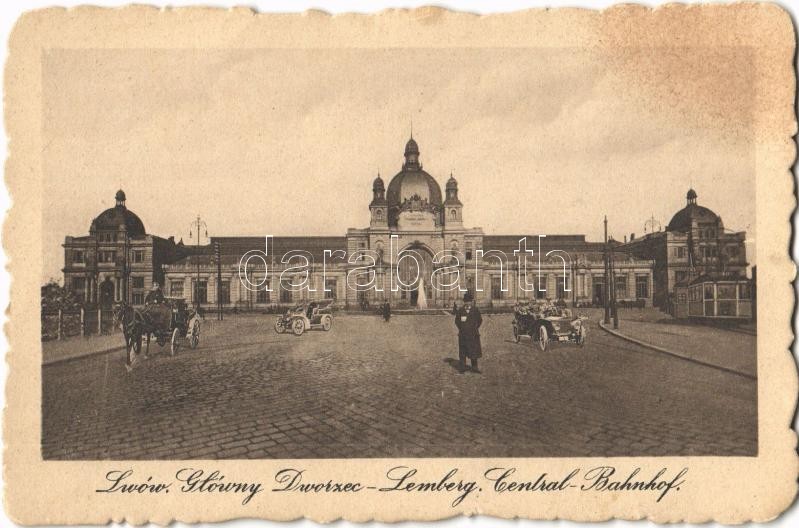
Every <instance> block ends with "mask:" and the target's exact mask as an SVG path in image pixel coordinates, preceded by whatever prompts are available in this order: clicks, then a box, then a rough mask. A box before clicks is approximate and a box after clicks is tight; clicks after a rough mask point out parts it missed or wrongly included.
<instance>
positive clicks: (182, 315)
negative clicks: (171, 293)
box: [114, 284, 200, 371]
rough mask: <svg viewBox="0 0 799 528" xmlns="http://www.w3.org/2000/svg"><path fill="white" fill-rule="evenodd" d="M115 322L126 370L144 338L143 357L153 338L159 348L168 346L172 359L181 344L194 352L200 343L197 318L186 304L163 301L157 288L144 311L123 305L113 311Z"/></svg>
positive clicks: (170, 300) (182, 300)
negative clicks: (123, 347) (123, 339)
mask: <svg viewBox="0 0 799 528" xmlns="http://www.w3.org/2000/svg"><path fill="white" fill-rule="evenodd" d="M114 320H115V323H116V324H119V325H120V327H121V328H122V333H123V335H124V338H125V347H126V351H127V355H126V359H125V367H126V368H127V369H128V370H129V371H130V370H131V369H132V367H133V353H134V352H135V353H136V355H138V354H139V353H140V352H141V348H142V340H143V338H144V337H146V338H147V341H146V346H145V351H144V357H145V359H147V357H148V356H149V352H150V339H151V338H152V337H155V339H156V342H157V343H158V345H159V346H162V347H163V346H164V345H166V344H167V342H169V344H170V347H169V353H170V355H173V356H174V355H175V354H176V353H177V352H178V349H179V348H180V346H181V345H182V344H183V342H184V340H185V341H187V342H188V344H189V346H190V347H191V348H197V345H198V344H199V342H200V318H199V316H198V314H197V313H196V312H195V311H194V310H191V309H190V308H188V306H187V304H186V300H185V299H183V298H177V297H164V296H163V294H162V293H161V290H160V288H158V286H157V284H156V285H154V288H153V291H152V292H150V294H148V295H147V299H146V301H145V306H144V309H138V308H134V307H133V306H130V305H128V304H126V303H120V304H118V305H117V306H116V307H115V309H114Z"/></svg>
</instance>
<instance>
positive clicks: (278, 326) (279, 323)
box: [275, 319, 286, 334]
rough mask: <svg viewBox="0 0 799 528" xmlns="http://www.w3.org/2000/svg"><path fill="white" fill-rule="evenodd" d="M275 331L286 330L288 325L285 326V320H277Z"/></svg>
mask: <svg viewBox="0 0 799 528" xmlns="http://www.w3.org/2000/svg"><path fill="white" fill-rule="evenodd" d="M275 332H277V333H278V334H283V333H285V332H286V327H285V326H283V321H281V320H280V319H278V320H277V321H275Z"/></svg>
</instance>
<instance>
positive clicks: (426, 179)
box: [386, 169, 441, 207]
mask: <svg viewBox="0 0 799 528" xmlns="http://www.w3.org/2000/svg"><path fill="white" fill-rule="evenodd" d="M417 196H418V197H419V199H421V200H423V201H424V200H426V201H427V202H428V203H429V204H430V205H441V187H439V186H438V182H437V181H436V179H435V178H433V177H432V176H430V174H428V173H427V172H426V171H423V170H421V169H418V170H413V169H403V170H401V171H399V172H398V173H397V175H396V176H394V177H393V178H392V179H391V183H389V184H388V193H387V196H386V198H387V199H388V206H389V207H392V206H399V205H401V204H402V202H403V201H405V200H406V199H407V200H410V199H412V198H415V197H417Z"/></svg>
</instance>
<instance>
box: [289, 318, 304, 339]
mask: <svg viewBox="0 0 799 528" xmlns="http://www.w3.org/2000/svg"><path fill="white" fill-rule="evenodd" d="M291 331H292V332H294V335H295V336H301V335H302V333H303V332H304V331H305V321H303V320H302V319H300V318H299V317H298V318H297V319H294V321H292V323H291Z"/></svg>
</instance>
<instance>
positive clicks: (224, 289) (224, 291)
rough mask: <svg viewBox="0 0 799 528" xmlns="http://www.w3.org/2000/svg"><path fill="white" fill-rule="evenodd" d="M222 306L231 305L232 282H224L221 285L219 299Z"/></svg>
mask: <svg viewBox="0 0 799 528" xmlns="http://www.w3.org/2000/svg"><path fill="white" fill-rule="evenodd" d="M218 302H220V303H222V304H230V281H226V280H223V281H221V282H220V283H219V299H218Z"/></svg>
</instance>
